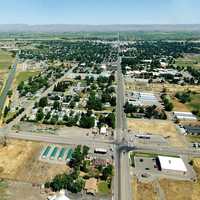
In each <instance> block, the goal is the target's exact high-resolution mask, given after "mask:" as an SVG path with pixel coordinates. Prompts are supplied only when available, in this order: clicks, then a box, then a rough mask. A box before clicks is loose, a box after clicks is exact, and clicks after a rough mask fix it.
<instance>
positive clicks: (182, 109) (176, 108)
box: [172, 97, 190, 112]
mask: <svg viewBox="0 0 200 200" xmlns="http://www.w3.org/2000/svg"><path fill="white" fill-rule="evenodd" d="M172 101H173V105H174V108H173V111H179V112H189V111H190V109H189V108H188V107H187V106H186V105H185V104H183V103H181V102H180V101H179V100H178V99H177V98H175V97H173V98H172Z"/></svg>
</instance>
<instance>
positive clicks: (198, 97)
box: [186, 94, 200, 110]
mask: <svg viewBox="0 0 200 200" xmlns="http://www.w3.org/2000/svg"><path fill="white" fill-rule="evenodd" d="M186 105H187V106H188V107H189V108H190V109H191V110H200V94H192V95H191V101H190V102H189V103H187V104H186Z"/></svg>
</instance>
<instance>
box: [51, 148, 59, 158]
mask: <svg viewBox="0 0 200 200" xmlns="http://www.w3.org/2000/svg"><path fill="white" fill-rule="evenodd" d="M57 152H58V147H55V148H54V150H53V151H52V153H51V156H50V158H51V159H54V158H55V156H56V153H57Z"/></svg>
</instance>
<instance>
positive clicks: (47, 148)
mask: <svg viewBox="0 0 200 200" xmlns="http://www.w3.org/2000/svg"><path fill="white" fill-rule="evenodd" d="M50 150H51V147H50V146H47V147H46V149H45V151H44V152H43V154H42V158H46V157H47V156H48V154H49V151H50Z"/></svg>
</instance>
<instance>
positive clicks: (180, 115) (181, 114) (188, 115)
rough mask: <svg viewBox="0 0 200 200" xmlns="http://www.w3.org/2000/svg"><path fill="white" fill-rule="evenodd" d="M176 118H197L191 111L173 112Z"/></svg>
mask: <svg viewBox="0 0 200 200" xmlns="http://www.w3.org/2000/svg"><path fill="white" fill-rule="evenodd" d="M173 115H174V118H175V119H178V120H197V117H196V116H195V115H193V114H192V113H191V112H176V111H175V112H173Z"/></svg>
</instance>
